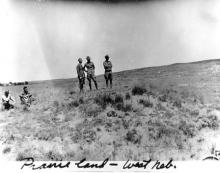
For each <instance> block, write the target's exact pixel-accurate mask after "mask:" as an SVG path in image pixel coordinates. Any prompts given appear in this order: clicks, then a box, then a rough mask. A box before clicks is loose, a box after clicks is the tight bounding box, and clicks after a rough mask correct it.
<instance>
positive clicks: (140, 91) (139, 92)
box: [131, 85, 147, 95]
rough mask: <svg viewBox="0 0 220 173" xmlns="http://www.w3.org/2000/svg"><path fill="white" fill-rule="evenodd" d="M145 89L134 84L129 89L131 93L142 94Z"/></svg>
mask: <svg viewBox="0 0 220 173" xmlns="http://www.w3.org/2000/svg"><path fill="white" fill-rule="evenodd" d="M146 92H147V90H146V88H145V87H144V86H138V85H136V86H134V87H133V88H132V90H131V93H132V95H143V94H144V93H146Z"/></svg>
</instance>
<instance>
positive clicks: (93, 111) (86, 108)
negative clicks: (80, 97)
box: [81, 103, 103, 117]
mask: <svg viewBox="0 0 220 173" xmlns="http://www.w3.org/2000/svg"><path fill="white" fill-rule="evenodd" d="M81 109H82V110H83V112H84V113H85V114H86V116H89V117H96V116H98V115H99V113H100V112H102V110H103V109H102V107H101V106H99V105H97V104H94V103H92V104H88V105H83V106H82V107H81Z"/></svg>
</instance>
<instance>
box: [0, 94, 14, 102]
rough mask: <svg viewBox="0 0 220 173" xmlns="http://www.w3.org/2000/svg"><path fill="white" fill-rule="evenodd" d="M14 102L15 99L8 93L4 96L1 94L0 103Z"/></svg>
mask: <svg viewBox="0 0 220 173" xmlns="http://www.w3.org/2000/svg"><path fill="white" fill-rule="evenodd" d="M10 101H12V102H15V100H14V99H13V98H12V96H11V95H8V97H6V96H5V95H3V96H2V103H6V102H10Z"/></svg>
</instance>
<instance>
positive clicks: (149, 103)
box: [139, 99, 153, 107]
mask: <svg viewBox="0 0 220 173" xmlns="http://www.w3.org/2000/svg"><path fill="white" fill-rule="evenodd" d="M139 103H140V104H142V105H144V106H145V107H153V103H151V102H150V101H149V100H144V99H140V100H139Z"/></svg>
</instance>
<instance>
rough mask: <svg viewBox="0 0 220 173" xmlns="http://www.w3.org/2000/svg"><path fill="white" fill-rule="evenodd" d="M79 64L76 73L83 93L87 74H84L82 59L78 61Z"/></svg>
mask: <svg viewBox="0 0 220 173" xmlns="http://www.w3.org/2000/svg"><path fill="white" fill-rule="evenodd" d="M78 61H79V64H78V65H77V66H76V71H77V75H78V79H79V89H80V92H83V85H84V84H85V73H84V67H83V65H82V58H79V59H78Z"/></svg>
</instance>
